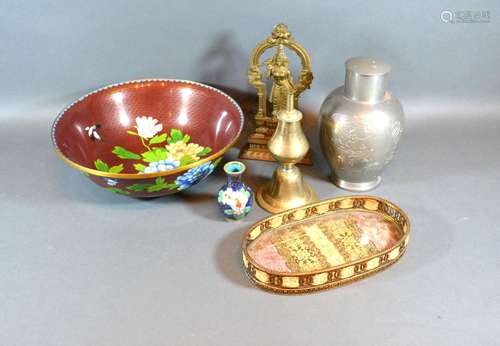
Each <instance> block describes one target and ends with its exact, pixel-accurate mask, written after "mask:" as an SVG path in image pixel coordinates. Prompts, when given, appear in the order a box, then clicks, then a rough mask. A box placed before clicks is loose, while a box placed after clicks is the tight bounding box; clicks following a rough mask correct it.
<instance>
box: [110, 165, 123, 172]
mask: <svg viewBox="0 0 500 346" xmlns="http://www.w3.org/2000/svg"><path fill="white" fill-rule="evenodd" d="M121 171H123V164H122V163H120V164H119V165H116V166H113V167H111V168H110V169H109V171H108V172H110V173H120V172H121Z"/></svg>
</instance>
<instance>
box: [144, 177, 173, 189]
mask: <svg viewBox="0 0 500 346" xmlns="http://www.w3.org/2000/svg"><path fill="white" fill-rule="evenodd" d="M168 185H169V184H168V183H166V182H165V178H162V177H158V178H156V180H155V185H151V186H149V187H148V192H157V191H161V190H164V189H168Z"/></svg>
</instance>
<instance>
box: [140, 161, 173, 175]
mask: <svg viewBox="0 0 500 346" xmlns="http://www.w3.org/2000/svg"><path fill="white" fill-rule="evenodd" d="M180 165H181V163H180V161H177V160H170V159H166V160H160V161H156V162H150V163H149V165H148V166H147V167H146V168H144V173H156V172H165V171H171V170H173V169H176V168H178V167H179V166H180Z"/></svg>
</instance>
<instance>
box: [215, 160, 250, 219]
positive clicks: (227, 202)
mask: <svg viewBox="0 0 500 346" xmlns="http://www.w3.org/2000/svg"><path fill="white" fill-rule="evenodd" d="M245 169H246V167H245V165H244V164H243V163H242V162H239V161H230V162H228V163H226V164H225V165H224V172H226V175H227V182H226V184H224V186H222V187H221V188H220V190H219V193H218V195H217V203H218V204H219V209H220V210H221V212H222V213H223V214H224V217H225V218H226V219H227V220H241V219H243V218H244V217H245V216H247V215H248V213H250V211H251V210H252V205H253V191H252V189H251V188H250V187H249V186H247V185H245V184H244V183H243V181H242V176H243V172H244V171H245Z"/></svg>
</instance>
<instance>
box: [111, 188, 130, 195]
mask: <svg viewBox="0 0 500 346" xmlns="http://www.w3.org/2000/svg"><path fill="white" fill-rule="evenodd" d="M106 190H108V191H111V192H114V193H118V194H120V195H130V192H128V191H125V190H122V189H119V188H117V187H108V188H106Z"/></svg>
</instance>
